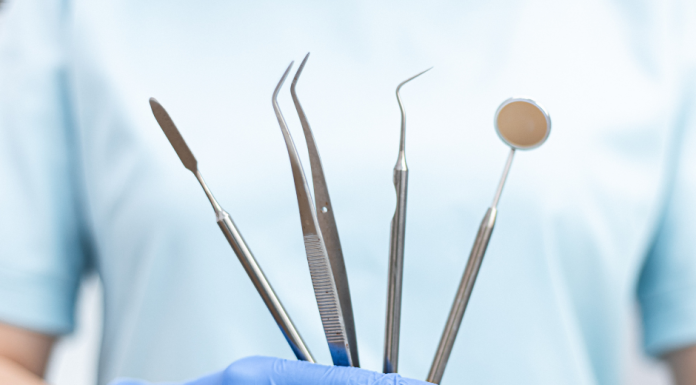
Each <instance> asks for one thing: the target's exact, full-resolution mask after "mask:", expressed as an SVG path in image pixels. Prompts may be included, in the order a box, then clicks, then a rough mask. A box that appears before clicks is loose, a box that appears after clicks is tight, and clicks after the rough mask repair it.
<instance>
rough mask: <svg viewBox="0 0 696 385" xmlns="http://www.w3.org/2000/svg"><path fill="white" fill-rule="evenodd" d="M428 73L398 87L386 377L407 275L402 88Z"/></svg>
mask: <svg viewBox="0 0 696 385" xmlns="http://www.w3.org/2000/svg"><path fill="white" fill-rule="evenodd" d="M431 69H432V67H431V68H428V69H427V70H425V71H423V72H421V73H419V74H417V75H415V76H411V77H410V78H408V79H406V80H404V81H403V82H401V84H399V85H398V86H397V87H396V100H397V102H398V103H399V110H401V140H400V142H399V157H398V158H397V160H396V166H394V188H395V189H396V211H395V212H394V217H393V218H392V222H391V240H390V243H389V283H388V286H387V317H386V326H385V332H384V363H383V366H382V371H383V372H384V373H396V371H397V368H398V363H399V328H400V326H401V288H402V286H403V285H402V277H403V272H404V239H405V235H406V195H407V192H408V191H407V190H408V166H407V165H406V112H405V111H404V106H403V104H402V103H401V95H400V94H399V92H400V91H401V87H403V85H404V84H406V83H408V82H410V81H411V80H413V79H415V78H417V77H419V76H421V75H423V74H424V73H426V72H428V71H430V70H431Z"/></svg>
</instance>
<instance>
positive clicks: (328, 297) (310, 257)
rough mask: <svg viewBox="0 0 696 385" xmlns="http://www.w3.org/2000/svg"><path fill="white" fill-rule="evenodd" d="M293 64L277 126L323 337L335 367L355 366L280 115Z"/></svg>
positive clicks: (327, 264) (276, 108) (297, 158)
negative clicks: (298, 213) (294, 194)
mask: <svg viewBox="0 0 696 385" xmlns="http://www.w3.org/2000/svg"><path fill="white" fill-rule="evenodd" d="M293 63H294V62H291V63H290V65H289V66H288V69H287V70H285V73H284V74H283V77H282V78H280V81H279V82H278V85H277V86H276V89H275V91H273V99H272V101H273V110H274V112H275V114H276V118H278V124H279V125H280V130H281V131H282V133H283V138H284V139H285V145H286V146H287V148H288V156H289V157H290V167H291V169H292V176H293V180H294V182H295V192H296V193H297V204H298V206H299V209H300V222H301V224H302V234H303V235H304V244H305V251H306V254H307V262H308V263H309V275H310V276H311V278H312V286H313V288H314V295H315V297H316V299H317V305H318V307H319V315H320V316H321V323H322V325H323V327H324V334H325V335H326V340H327V342H328V344H329V352H330V353H331V359H332V360H333V364H334V365H336V366H353V365H354V363H353V360H352V358H351V354H350V351H351V349H350V343H349V342H348V337H347V335H346V325H345V321H344V318H343V311H342V310H341V303H340V299H339V297H338V291H337V289H336V282H335V279H334V275H333V271H332V270H331V262H330V261H329V257H328V254H327V252H326V246H325V244H324V239H323V237H322V233H321V228H320V226H319V220H318V219H317V213H316V209H315V208H314V202H312V197H311V195H310V193H309V185H307V179H306V178H305V174H304V171H303V170H302V163H300V156H299V154H298V153H297V149H296V148H295V143H294V142H293V141H292V136H291V135H290V131H289V130H288V126H287V124H286V123H285V118H283V114H282V113H281V112H280V106H278V92H279V91H280V88H281V87H282V86H283V83H284V82H285V79H286V78H287V76H288V73H289V72H290V68H291V67H292V65H293Z"/></svg>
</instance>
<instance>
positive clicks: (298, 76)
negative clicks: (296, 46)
mask: <svg viewBox="0 0 696 385" xmlns="http://www.w3.org/2000/svg"><path fill="white" fill-rule="evenodd" d="M307 59H309V52H307V55H305V57H304V59H302V63H300V67H299V68H297V72H296V73H295V77H294V78H293V79H292V89H293V90H294V88H295V84H297V79H299V78H300V74H302V70H303V69H304V66H305V64H306V63H307ZM291 91H292V90H291Z"/></svg>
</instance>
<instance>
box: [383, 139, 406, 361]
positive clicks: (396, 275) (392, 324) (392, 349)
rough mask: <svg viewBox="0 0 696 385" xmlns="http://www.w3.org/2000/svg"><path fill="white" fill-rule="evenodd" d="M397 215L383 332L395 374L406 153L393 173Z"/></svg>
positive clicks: (390, 246) (404, 217) (394, 225)
mask: <svg viewBox="0 0 696 385" xmlns="http://www.w3.org/2000/svg"><path fill="white" fill-rule="evenodd" d="M394 188H395V189H396V211H395V212H394V217H393V218H392V223H391V242H390V244H389V284H388V287H387V319H386V329H385V332H384V362H383V365H382V371H383V372H384V373H396V372H397V370H398V363H399V332H400V326H401V290H402V287H403V274H404V243H405V242H404V240H405V233H406V197H407V193H408V167H407V166H406V157H405V156H404V154H403V152H401V154H400V155H399V161H398V162H397V164H396V168H395V169H394Z"/></svg>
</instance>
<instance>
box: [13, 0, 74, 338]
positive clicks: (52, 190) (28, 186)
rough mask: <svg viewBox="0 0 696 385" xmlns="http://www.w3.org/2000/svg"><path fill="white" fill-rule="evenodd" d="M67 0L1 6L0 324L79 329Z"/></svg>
mask: <svg viewBox="0 0 696 385" xmlns="http://www.w3.org/2000/svg"><path fill="white" fill-rule="evenodd" d="M66 8H67V4H66V2H65V1H55V0H9V1H6V2H4V3H3V4H2V5H0V322H4V323H8V324H12V325H16V326H20V327H24V328H27V329H30V330H34V331H38V332H42V333H47V334H63V333H67V332H70V331H71V330H72V329H73V326H74V325H73V323H74V320H73V318H74V315H73V313H74V307H75V299H76V295H77V291H78V288H79V284H80V281H81V277H82V275H83V271H84V270H85V266H86V265H87V264H86V261H87V257H86V256H87V253H86V250H87V247H86V245H87V243H86V242H85V239H86V238H85V237H84V236H83V234H84V232H83V230H82V229H83V228H84V226H82V221H81V219H80V218H82V215H81V209H80V205H79V202H80V197H79V196H78V195H79V194H78V185H79V172H78V171H77V167H76V164H77V160H78V156H79V153H78V146H76V138H75V137H74V135H73V130H72V128H73V127H71V122H70V115H69V113H68V111H69V108H68V107H69V100H68V97H67V95H68V93H67V83H68V78H69V76H68V73H67V71H66V65H65V63H66V57H65V51H66V50H65V49H64V43H63V42H64V36H65V33H66V30H65V28H66V25H67V23H66V22H65V20H64V18H65V15H66V14H67V12H66V10H67V9H66Z"/></svg>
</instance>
